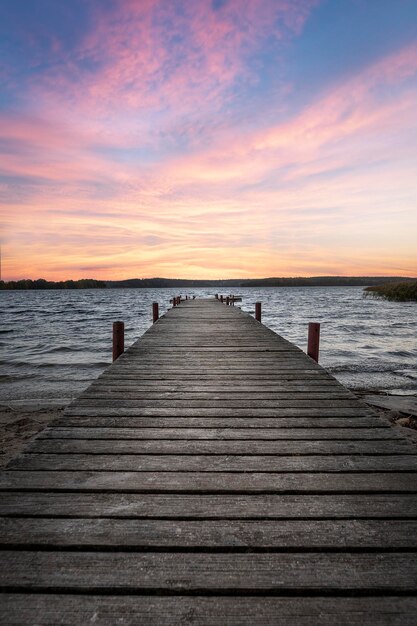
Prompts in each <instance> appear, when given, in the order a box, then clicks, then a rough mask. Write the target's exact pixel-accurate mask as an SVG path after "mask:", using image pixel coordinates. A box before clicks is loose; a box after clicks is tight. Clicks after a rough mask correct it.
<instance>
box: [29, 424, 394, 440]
mask: <svg viewBox="0 0 417 626" xmlns="http://www.w3.org/2000/svg"><path fill="white" fill-rule="evenodd" d="M50 439H64V440H67V439H94V440H96V441H97V440H100V439H104V440H115V439H116V440H122V439H135V440H138V439H164V440H168V441H169V440H173V439H187V440H193V439H198V440H205V439H207V440H212V439H214V440H217V439H219V440H234V439H237V440H251V441H253V442H256V441H258V440H261V441H269V440H270V441H299V440H301V441H303V440H306V441H324V442H326V441H329V440H330V441H332V440H334V441H340V440H342V441H345V440H347V441H348V442H349V441H361V442H366V441H369V442H383V441H387V442H388V441H401V442H404V439H403V438H402V437H401V435H399V434H398V433H396V431H394V430H393V429H392V428H374V429H371V428H241V427H236V428H233V427H232V428H209V427H207V428H187V427H186V426H185V425H184V426H181V427H177V428H169V426H168V425H167V426H165V427H162V428H161V427H158V426H154V427H153V428H141V427H138V428H99V427H96V428H94V427H93V426H90V427H89V428H84V427H80V428H78V427H76V426H74V427H72V428H60V427H58V426H56V427H54V428H53V427H51V428H47V429H45V430H44V431H42V432H41V433H40V434H39V436H38V437H37V439H35V441H36V442H40V441H45V440H50ZM323 445H325V444H323ZM326 445H327V444H326Z"/></svg>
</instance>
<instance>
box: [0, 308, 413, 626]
mask: <svg viewBox="0 0 417 626" xmlns="http://www.w3.org/2000/svg"><path fill="white" fill-rule="evenodd" d="M0 490H1V495H0V516H1V517H0V536H1V547H2V553H1V567H0V584H1V587H2V596H0V598H1V599H0V623H7V624H11V623H13V624H15V623H16V624H17V623H18V624H33V623H36V624H57V623H71V624H73V623H77V624H88V623H94V624H103V623H107V624H116V623H122V624H138V623H145V624H146V623H150V624H199V623H202V624H222V625H223V624H230V625H232V624H233V625H237V624H257V623H262V624H267V623H270V624H297V625H300V624H301V625H311V624H358V625H359V624H401V626H404V625H405V624H415V623H416V614H417V596H416V590H417V558H416V550H417V532H416V528H417V524H416V519H417V456H416V448H415V446H414V445H413V444H411V443H410V442H408V441H407V440H406V439H405V438H403V437H402V436H401V435H400V434H398V432H397V431H396V430H395V429H394V428H392V427H390V426H389V425H388V424H387V423H386V422H385V421H384V420H383V419H381V418H379V417H378V416H376V415H375V414H374V413H373V412H372V411H371V410H370V409H368V408H367V407H366V406H365V405H364V404H362V403H360V402H359V401H358V400H357V399H356V398H355V397H354V396H353V395H352V394H351V393H350V392H349V391H347V390H346V389H345V388H344V387H343V386H342V385H340V384H339V383H338V382H337V381H335V379H334V378H332V377H331V376H330V375H328V374H327V373H326V371H325V370H323V369H322V368H321V367H319V366H318V365H317V364H316V363H315V362H314V361H312V360H311V359H310V358H309V357H307V356H306V355H305V354H304V353H303V352H302V351H301V350H299V349H298V348H297V347H295V346H294V345H292V344H290V343H288V342H287V341H285V340H284V339H283V338H281V337H279V336H278V335H276V334H275V333H273V332H272V331H270V330H269V329H268V328H266V327H265V326H263V325H262V324H259V323H258V322H256V321H255V320H254V319H253V318H252V317H250V316H249V315H247V314H245V313H243V312H241V311H240V310H239V309H237V308H234V307H226V306H223V305H221V304H220V303H219V302H217V301H215V300H194V301H192V300H191V301H186V302H183V303H182V304H181V306H179V307H176V308H173V309H171V310H170V311H169V312H168V313H167V314H166V315H165V316H163V317H162V318H160V319H159V320H158V322H157V323H156V324H154V325H153V326H152V327H151V328H150V329H149V331H148V332H147V333H145V335H144V336H143V337H142V338H141V339H140V340H139V341H137V342H136V343H135V344H134V345H133V346H132V347H131V348H130V349H129V350H128V351H127V352H126V353H125V354H124V355H122V356H121V357H120V358H119V359H118V360H117V361H116V362H115V363H114V364H113V365H112V366H111V367H109V368H108V369H107V370H106V371H105V372H104V373H103V374H102V376H100V377H99V378H98V379H97V381H95V382H94V383H93V384H92V385H91V386H90V387H89V388H88V389H87V390H86V391H85V392H84V393H83V394H82V395H81V396H80V397H79V398H78V399H77V400H76V401H75V402H74V403H73V404H72V405H71V406H70V407H69V408H68V409H67V410H66V412H65V415H64V417H63V418H61V419H58V420H56V421H55V422H54V423H53V424H52V425H51V426H50V427H49V428H47V429H46V430H45V431H43V432H42V433H41V434H40V435H39V436H38V437H37V438H36V440H35V441H34V442H33V443H32V444H31V445H30V446H29V448H28V449H27V450H26V451H25V453H24V454H22V455H20V456H19V457H17V458H16V459H15V460H14V461H12V462H11V463H10V465H9V469H8V470H7V471H5V472H3V473H2V474H1V477H0Z"/></svg>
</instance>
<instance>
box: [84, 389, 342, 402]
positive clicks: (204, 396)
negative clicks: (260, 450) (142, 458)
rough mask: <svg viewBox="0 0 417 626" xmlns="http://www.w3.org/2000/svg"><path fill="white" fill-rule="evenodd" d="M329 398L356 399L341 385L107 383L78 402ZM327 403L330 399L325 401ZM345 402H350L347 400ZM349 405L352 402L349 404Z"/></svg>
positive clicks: (249, 400)
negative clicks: (196, 387) (169, 387)
mask: <svg viewBox="0 0 417 626" xmlns="http://www.w3.org/2000/svg"><path fill="white" fill-rule="evenodd" d="M293 399H294V400H305V401H308V400H309V399H310V400H326V401H327V400H329V401H331V402H333V401H334V400H352V396H351V395H350V394H349V393H347V392H342V391H340V390H339V389H337V390H335V391H334V390H331V391H327V390H325V391H312V390H306V391H304V390H303V391H296V392H291V391H281V392H280V391H271V390H269V391H261V392H259V391H227V390H226V391H217V392H215V391H182V390H178V391H162V390H157V391H155V392H151V391H141V390H140V389H135V388H134V387H131V388H130V389H128V388H126V387H125V388H121V389H117V388H114V389H109V388H107V387H104V386H102V387H95V388H90V389H89V390H88V392H85V393H83V394H82V395H81V396H80V398H79V399H78V401H77V404H78V403H79V404H81V402H80V400H82V401H83V402H82V404H84V400H93V401H94V403H95V402H96V401H97V400H100V401H101V400H106V401H107V400H110V401H113V400H116V401H117V402H119V401H120V400H123V401H126V400H129V401H130V400H132V401H136V400H138V401H140V402H142V401H144V402H146V403H149V404H150V405H151V406H152V405H153V404H154V400H158V401H159V400H161V401H163V400H174V401H175V402H176V403H177V402H183V403H186V404H188V401H189V400H207V401H208V404H209V405H211V404H212V403H213V402H214V401H216V400H220V401H221V402H222V404H223V405H224V406H229V402H234V403H236V404H237V405H239V404H240V405H242V403H244V404H245V405H246V406H247V405H249V406H251V405H252V403H253V402H254V401H255V400H257V401H259V400H261V402H256V406H263V404H262V403H263V401H265V400H275V401H276V404H277V405H278V406H279V405H280V403H281V401H282V400H293ZM324 404H326V403H324ZM343 406H346V404H345V403H343ZM348 406H349V404H348Z"/></svg>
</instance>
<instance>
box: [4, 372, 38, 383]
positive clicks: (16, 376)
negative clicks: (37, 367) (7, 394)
mask: <svg viewBox="0 0 417 626" xmlns="http://www.w3.org/2000/svg"><path fill="white" fill-rule="evenodd" d="M28 378H37V374H0V382H4V383H6V382H8V383H9V382H13V381H15V380H19V381H20V380H27V379H28Z"/></svg>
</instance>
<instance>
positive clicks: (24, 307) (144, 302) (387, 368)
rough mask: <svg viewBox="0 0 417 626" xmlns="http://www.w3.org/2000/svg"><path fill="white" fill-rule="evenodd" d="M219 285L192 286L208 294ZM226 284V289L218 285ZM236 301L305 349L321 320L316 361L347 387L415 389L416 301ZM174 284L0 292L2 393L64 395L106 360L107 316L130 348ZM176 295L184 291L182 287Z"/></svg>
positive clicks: (281, 292) (300, 297) (290, 293)
mask: <svg viewBox="0 0 417 626" xmlns="http://www.w3.org/2000/svg"><path fill="white" fill-rule="evenodd" d="M216 291H217V292H219V293H221V292H222V289H221V288H220V287H219V288H218V289H215V288H213V287H212V288H210V289H194V290H190V291H189V294H193V295H196V296H197V297H207V296H212V295H213V294H214V293H216ZM223 291H224V290H223ZM237 292H239V295H242V296H243V301H242V304H241V307H242V309H243V310H245V311H248V312H251V313H253V312H254V305H255V302H256V301H258V300H259V301H261V302H262V315H263V317H262V321H263V323H264V324H266V325H267V326H269V328H271V329H272V330H274V331H275V332H277V333H278V334H280V335H282V336H283V337H285V338H286V339H288V340H289V341H292V342H293V343H295V344H296V345H297V346H299V347H300V348H302V349H303V350H305V349H306V342H307V324H308V322H309V321H314V322H320V323H321V325H322V326H321V343H320V364H321V365H322V366H323V367H325V368H326V369H328V371H329V372H330V373H331V374H333V375H334V376H335V377H336V378H337V379H338V380H340V381H341V382H342V383H343V384H345V385H346V386H348V387H350V388H354V389H374V390H384V391H387V392H390V393H415V392H416V391H417V371H416V361H417V337H416V318H417V315H416V314H417V303H414V302H409V303H395V302H386V301H383V300H376V299H373V298H370V297H368V298H364V296H363V289H362V288H361V287H282V288H242V289H238V290H236V293H237ZM174 293H175V290H172V289H107V290H82V291H76V290H74V291H52V290H51V291H49V290H48V291H2V292H0V300H1V319H2V322H1V328H0V346H1V359H0V399H1V400H2V401H3V402H5V401H6V402H11V401H14V400H31V399H43V400H44V399H47V398H48V399H52V398H54V399H59V400H61V399H69V398H72V397H74V396H77V395H78V394H79V393H80V392H81V391H82V390H83V389H85V387H87V385H88V384H89V383H90V382H91V381H92V380H93V379H94V378H96V377H97V376H98V375H99V374H100V373H101V372H102V371H103V369H104V368H105V367H107V366H108V365H109V364H110V363H111V343H112V322H113V321H116V320H123V321H124V322H125V329H126V336H125V345H126V346H129V345H130V344H131V343H133V342H134V341H135V340H136V339H137V338H138V337H140V336H141V335H142V334H143V333H144V332H145V331H146V330H147V329H148V328H149V326H150V325H151V323H152V320H151V315H152V313H151V309H152V302H153V301H158V302H159V306H160V313H161V314H162V313H164V311H166V310H167V308H169V306H170V305H169V300H170V298H171V297H172V295H173V294H174ZM183 295H185V291H184V290H183Z"/></svg>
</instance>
